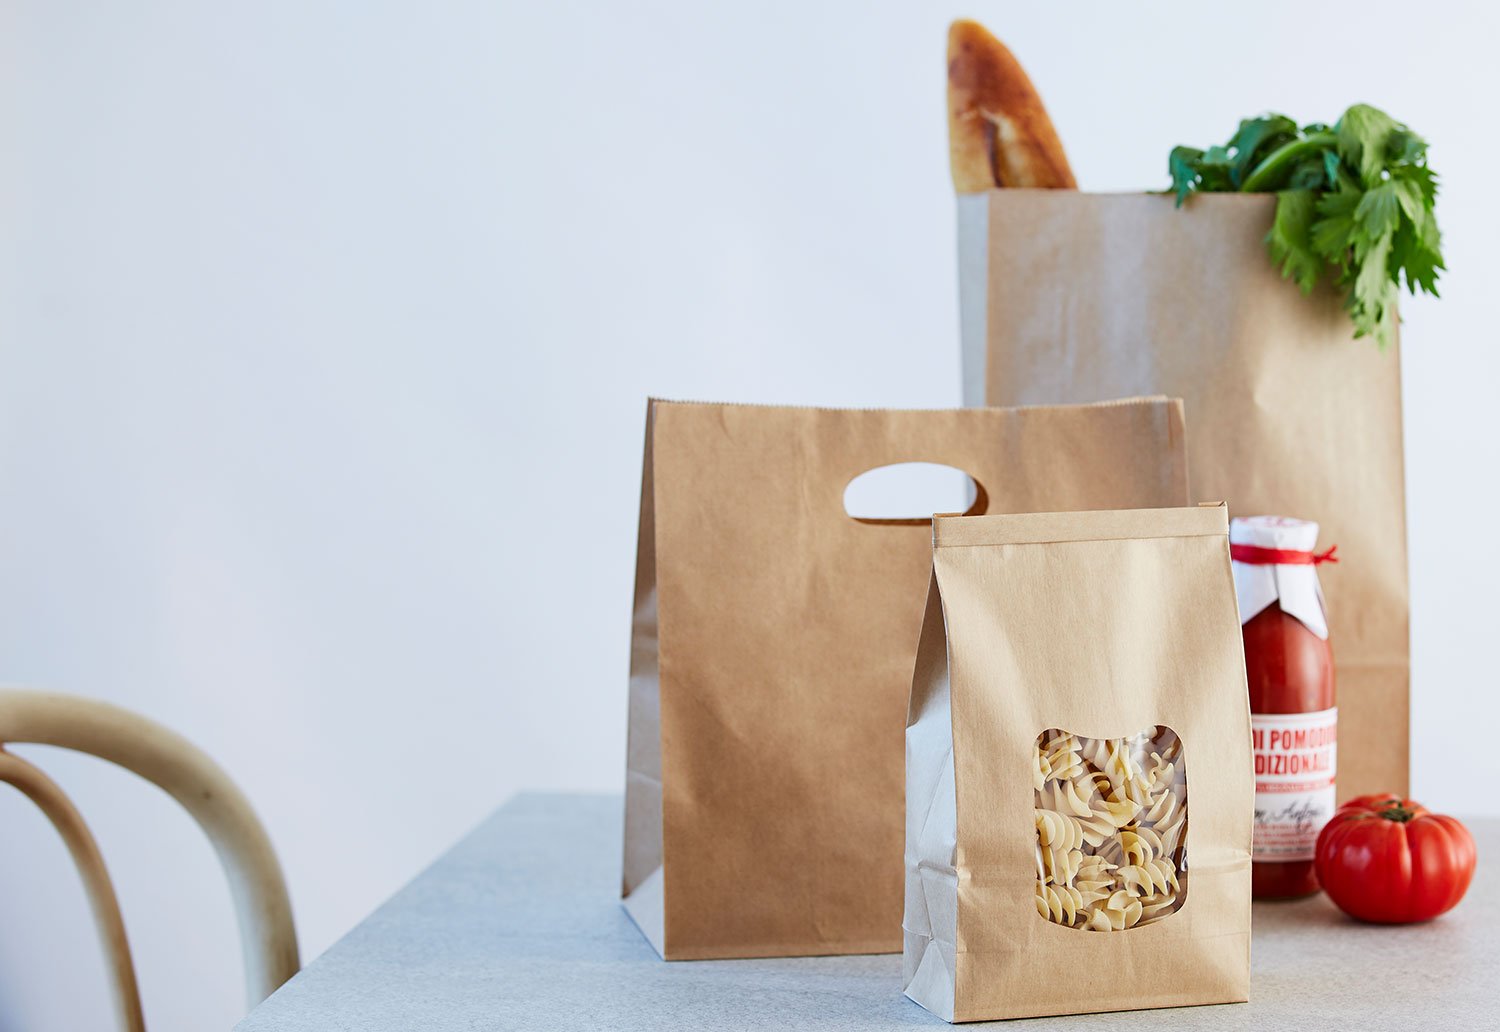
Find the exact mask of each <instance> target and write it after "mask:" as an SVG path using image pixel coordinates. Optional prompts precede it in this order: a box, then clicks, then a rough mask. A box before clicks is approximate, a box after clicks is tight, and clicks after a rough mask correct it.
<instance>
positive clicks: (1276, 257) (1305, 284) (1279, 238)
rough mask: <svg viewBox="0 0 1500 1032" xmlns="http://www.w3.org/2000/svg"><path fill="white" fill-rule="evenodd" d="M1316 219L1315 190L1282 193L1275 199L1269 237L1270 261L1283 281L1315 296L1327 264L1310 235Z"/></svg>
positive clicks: (1285, 191) (1267, 242) (1267, 243)
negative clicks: (1313, 246) (1276, 267)
mask: <svg viewBox="0 0 1500 1032" xmlns="http://www.w3.org/2000/svg"><path fill="white" fill-rule="evenodd" d="M1316 215H1317V194H1316V193H1314V192H1313V191H1312V190H1283V191H1281V192H1280V193H1278V194H1277V195H1276V217H1275V219H1274V220H1272V222H1271V231H1270V233H1268V234H1266V245H1267V246H1268V247H1269V248H1270V249H1271V260H1272V261H1273V262H1275V263H1276V265H1278V266H1280V268H1281V275H1282V277H1283V278H1284V279H1289V280H1292V281H1293V282H1295V283H1296V284H1297V286H1298V288H1299V289H1301V291H1302V293H1304V294H1308V293H1311V292H1312V289H1313V287H1314V286H1316V285H1317V282H1318V276H1319V274H1320V273H1322V271H1323V269H1324V268H1325V267H1326V266H1327V264H1328V263H1327V262H1326V261H1325V260H1324V259H1323V258H1322V256H1320V255H1319V254H1318V253H1317V252H1315V251H1314V250H1313V249H1312V243H1311V240H1310V239H1309V235H1308V231H1309V229H1310V228H1311V226H1312V222H1313V219H1314V218H1315V217H1316Z"/></svg>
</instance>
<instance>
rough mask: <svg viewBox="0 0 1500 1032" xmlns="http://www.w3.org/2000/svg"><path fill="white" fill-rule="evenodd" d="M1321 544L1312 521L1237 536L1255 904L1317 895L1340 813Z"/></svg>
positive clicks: (1250, 522)
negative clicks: (1321, 841)
mask: <svg viewBox="0 0 1500 1032" xmlns="http://www.w3.org/2000/svg"><path fill="white" fill-rule="evenodd" d="M1317 543H1318V525H1317V524H1316V523H1313V522H1311V521H1308V520H1298V519H1290V518H1288V517H1285V516H1250V517H1240V518H1236V519H1234V520H1233V521H1231V523H1230V527H1229V554H1230V558H1231V559H1233V560H1234V562H1233V566H1234V585H1235V592H1236V594H1237V595H1238V596H1239V604H1240V623H1241V625H1242V630H1243V632H1244V636H1245V672H1246V675H1247V679H1248V680H1249V683H1250V729H1251V737H1252V739H1253V752H1254V756H1255V833H1254V840H1253V844H1252V848H1251V859H1252V861H1253V862H1252V864H1251V875H1250V879H1251V893H1252V895H1254V897H1255V898H1256V899H1290V898H1294V897H1297V896H1307V895H1310V894H1312V893H1314V892H1317V891H1318V878H1317V874H1316V873H1315V872H1314V870H1313V851H1314V846H1315V845H1316V843H1317V839H1318V832H1319V831H1321V830H1323V825H1324V824H1327V823H1328V819H1329V818H1330V817H1332V816H1333V811H1334V776H1335V773H1336V767H1337V759H1338V710H1337V709H1336V708H1335V706H1334V695H1333V653H1332V651H1331V650H1330V648H1329V645H1328V615H1327V612H1326V610H1325V608H1324V605H1323V590H1322V587H1321V586H1320V585H1319V583H1318V573H1317V568H1318V565H1319V564H1320V563H1323V562H1330V561H1332V562H1337V560H1336V559H1334V557H1333V549H1331V548H1330V549H1329V550H1328V551H1327V552H1324V553H1321V554H1320V553H1318V552H1316V551H1315V549H1316V547H1317Z"/></svg>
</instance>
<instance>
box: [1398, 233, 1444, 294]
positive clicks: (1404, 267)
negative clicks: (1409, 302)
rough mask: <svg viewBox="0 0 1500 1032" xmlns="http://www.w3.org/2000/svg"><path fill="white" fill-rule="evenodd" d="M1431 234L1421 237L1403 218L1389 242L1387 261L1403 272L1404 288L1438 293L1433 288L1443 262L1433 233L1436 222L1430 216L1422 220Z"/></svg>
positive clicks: (1413, 291) (1435, 285)
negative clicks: (1392, 240) (1426, 238)
mask: <svg viewBox="0 0 1500 1032" xmlns="http://www.w3.org/2000/svg"><path fill="white" fill-rule="evenodd" d="M1426 225H1427V226H1431V227H1432V229H1431V232H1432V233H1433V234H1434V238H1433V239H1432V240H1430V241H1429V240H1424V239H1423V237H1422V235H1421V234H1420V233H1419V232H1418V230H1417V228H1416V227H1415V226H1414V225H1413V224H1412V223H1410V222H1407V221H1405V220H1403V221H1402V223H1401V228H1400V229H1398V230H1396V238H1395V240H1394V242H1393V244H1392V250H1391V261H1392V264H1393V265H1394V266H1396V267H1397V268H1398V269H1400V270H1401V271H1402V272H1403V273H1405V275H1406V289H1407V290H1409V291H1411V292H1412V293H1413V294H1415V293H1416V292H1417V291H1418V290H1421V291H1423V292H1425V293H1428V294H1431V295H1432V296H1433V297H1438V296H1440V295H1439V294H1438V289H1437V280H1438V272H1439V271H1440V270H1442V269H1443V268H1444V267H1445V266H1444V265H1443V256H1442V253H1441V252H1440V250H1439V249H1438V240H1437V238H1436V236H1435V234H1436V233H1437V225H1436V223H1434V222H1433V221H1432V220H1431V219H1428V220H1427V222H1426Z"/></svg>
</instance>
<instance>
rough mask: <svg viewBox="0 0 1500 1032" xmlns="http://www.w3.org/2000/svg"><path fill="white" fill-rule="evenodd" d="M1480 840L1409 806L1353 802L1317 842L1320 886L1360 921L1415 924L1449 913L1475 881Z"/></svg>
mask: <svg viewBox="0 0 1500 1032" xmlns="http://www.w3.org/2000/svg"><path fill="white" fill-rule="evenodd" d="M1474 859H1475V855H1474V839H1473V837H1472V836H1471V835H1470V834H1469V829H1468V828H1465V827H1464V826H1463V825H1462V824H1460V823H1459V822H1458V821H1457V820H1455V819H1454V818H1452V817H1443V816H1440V815H1438V814H1432V813H1428V812H1427V811H1426V810H1425V809H1424V808H1423V807H1421V806H1420V805H1418V804H1417V803H1414V802H1412V801H1411V800H1410V799H1401V798H1399V797H1397V796H1393V795H1367V796H1360V797H1359V798H1358V799H1351V800H1350V801H1349V802H1347V803H1345V804H1344V805H1343V806H1341V807H1339V809H1338V812H1337V813H1335V814H1334V815H1333V819H1332V820H1330V821H1329V822H1328V823H1327V824H1326V825H1325V826H1324V828H1323V831H1322V833H1321V834H1319V835H1318V847H1317V868H1318V881H1319V882H1321V883H1322V885H1323V888H1324V890H1326V891H1327V893H1328V896H1329V898H1330V899H1332V900H1333V901H1334V902H1335V903H1337V904H1338V906H1339V909H1340V910H1342V911H1344V913H1346V914H1349V915H1350V916H1351V917H1357V918H1359V919H1360V920H1362V921H1375V922H1378V923H1381V924H1410V923H1411V922H1414V921H1429V920H1431V919H1432V918H1434V917H1437V916H1438V915H1439V914H1442V913H1445V912H1447V911H1448V910H1451V909H1452V908H1453V906H1454V905H1455V904H1457V903H1458V901H1459V900H1461V899H1463V897H1464V893H1465V892H1467V891H1468V888H1469V882H1470V881H1472V880H1473V878H1474Z"/></svg>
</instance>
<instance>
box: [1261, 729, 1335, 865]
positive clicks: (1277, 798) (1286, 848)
mask: <svg viewBox="0 0 1500 1032" xmlns="http://www.w3.org/2000/svg"><path fill="white" fill-rule="evenodd" d="M1338 712H1339V711H1338V710H1337V709H1326V710H1320V711H1318V712H1316V713H1252V714H1250V737H1251V743H1252V746H1253V751H1254V754H1255V836H1254V840H1253V843H1252V846H1251V854H1252V856H1253V858H1254V859H1256V860H1271V861H1287V860H1311V859H1312V858H1313V852H1314V847H1315V846H1316V844H1317V841H1318V832H1320V831H1322V830H1323V825H1325V824H1327V823H1328V819H1329V818H1330V817H1332V816H1333V809H1334V801H1333V798H1334V789H1333V779H1334V771H1335V768H1336V766H1337V762H1338Z"/></svg>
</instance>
